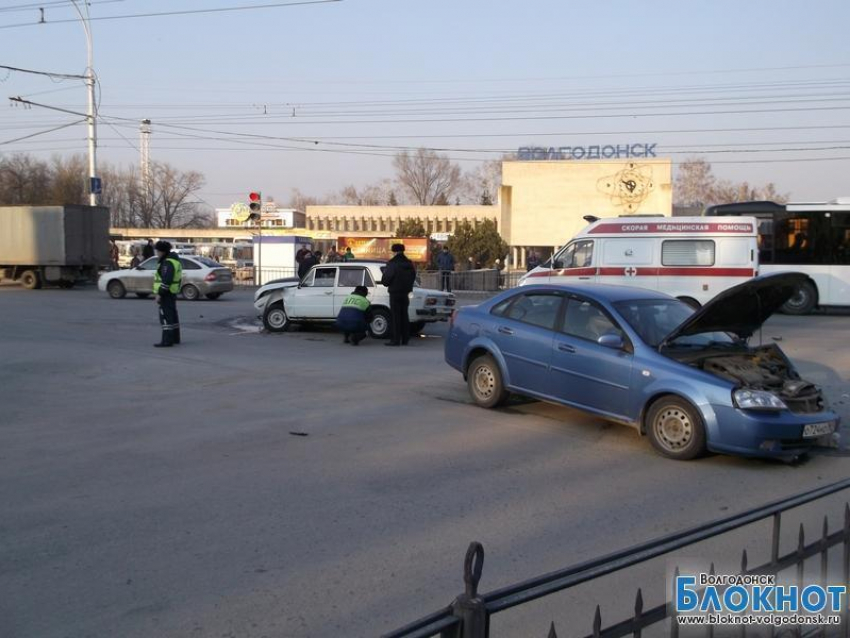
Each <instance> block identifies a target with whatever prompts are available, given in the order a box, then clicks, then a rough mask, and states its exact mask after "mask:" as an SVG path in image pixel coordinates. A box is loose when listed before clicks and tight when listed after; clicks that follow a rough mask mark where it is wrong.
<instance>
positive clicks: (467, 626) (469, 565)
mask: <svg viewBox="0 0 850 638" xmlns="http://www.w3.org/2000/svg"><path fill="white" fill-rule="evenodd" d="M483 568H484V547H483V546H482V545H481V543H479V542H477V541H473V542H471V543H470V544H469V548H468V549H467V550H466V558H465V559H464V561H463V582H464V584H465V586H466V589H465V591H464V593H462V594H461V595H460V596H458V597H457V598H455V600H454V602H453V603H452V613H453V614H454V615H455V616H457V617H458V618H460V627H459V628H458V632H457V638H489V636H490V617H489V616H488V614H487V608H486V607H485V605H484V601H483V600H482V599H481V598H480V597H479V596H478V581H480V580H481V570H482V569H483Z"/></svg>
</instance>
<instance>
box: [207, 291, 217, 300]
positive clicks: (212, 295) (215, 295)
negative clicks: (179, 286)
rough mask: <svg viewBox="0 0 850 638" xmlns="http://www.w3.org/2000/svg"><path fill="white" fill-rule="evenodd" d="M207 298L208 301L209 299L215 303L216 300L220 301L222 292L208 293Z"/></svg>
mask: <svg viewBox="0 0 850 638" xmlns="http://www.w3.org/2000/svg"><path fill="white" fill-rule="evenodd" d="M205 297H206V298H207V299H209V300H210V301H215V300H216V299H218V298H219V297H221V293H220V292H208V293H207V294H206V295H205Z"/></svg>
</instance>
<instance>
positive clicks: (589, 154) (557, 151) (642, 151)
mask: <svg viewBox="0 0 850 638" xmlns="http://www.w3.org/2000/svg"><path fill="white" fill-rule="evenodd" d="M656 146H658V144H605V145H600V144H594V145H591V146H549V147H546V146H520V147H519V149H518V150H517V154H516V155H517V159H518V160H580V159H632V158H647V157H658V156H657V155H656V154H655V147H656Z"/></svg>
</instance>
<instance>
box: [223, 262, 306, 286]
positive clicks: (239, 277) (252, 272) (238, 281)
mask: <svg viewBox="0 0 850 638" xmlns="http://www.w3.org/2000/svg"><path fill="white" fill-rule="evenodd" d="M231 270H232V271H233V283H234V285H236V286H259V285H262V284H267V283H269V282H270V281H274V280H275V279H283V278H285V277H297V276H298V271H297V270H296V269H295V268H263V269H262V272H261V271H260V269H259V268H258V267H256V266H253V267H251V266H246V267H244V268H232V269H231Z"/></svg>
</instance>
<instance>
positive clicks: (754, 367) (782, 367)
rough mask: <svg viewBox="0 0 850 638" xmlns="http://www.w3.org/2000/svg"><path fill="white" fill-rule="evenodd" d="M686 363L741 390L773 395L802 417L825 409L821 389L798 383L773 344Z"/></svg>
mask: <svg viewBox="0 0 850 638" xmlns="http://www.w3.org/2000/svg"><path fill="white" fill-rule="evenodd" d="M688 363H690V365H693V366H695V367H697V368H700V369H701V370H704V371H705V372H708V373H710V374H713V375H716V376H718V377H722V378H724V379H728V380H729V381H732V382H733V383H736V384H738V385H739V386H740V387H742V388H748V389H753V390H766V391H768V392H772V393H773V394H775V395H776V396H778V397H779V398H780V399H782V401H783V402H784V403H785V405H787V406H788V409H789V410H791V411H792V412H796V413H801V414H805V413H813V412H820V411H821V410H823V409H825V404H824V399H823V393H822V392H821V390H820V388H818V387H817V386H816V385H815V384H813V383H811V382H809V381H806V380H805V379H801V378H800V375H799V374H798V373H797V371H796V370H795V369H794V367H793V366H792V365H791V363H790V362H789V361H788V359H787V358H786V357H785V354H784V353H783V352H782V350H780V349H779V347H778V346H776V345H775V344H770V345H767V346H762V347H759V348H752V349H749V350H748V351H746V352H740V353H734V354H731V353H715V354H708V355H705V356H702V357H699V358H696V359H694V360H691V361H689V362H688Z"/></svg>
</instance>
